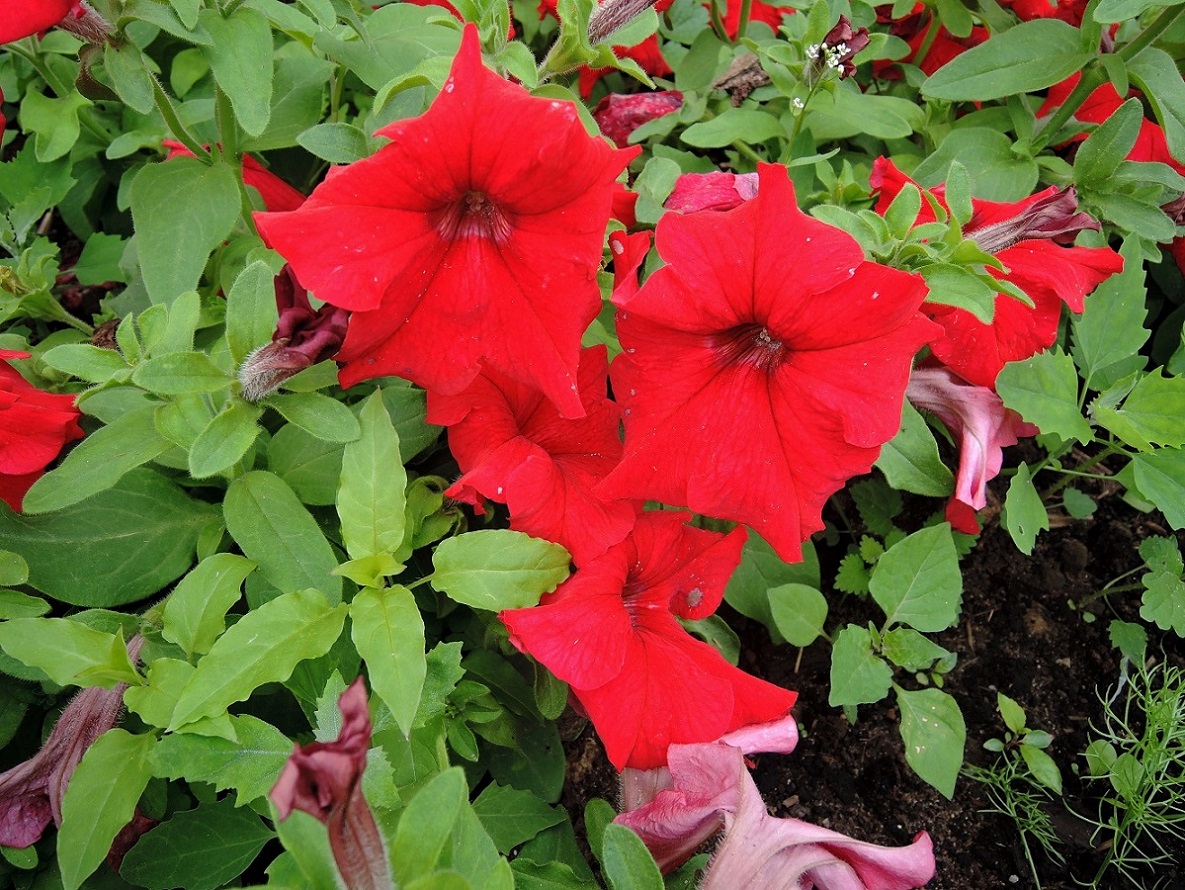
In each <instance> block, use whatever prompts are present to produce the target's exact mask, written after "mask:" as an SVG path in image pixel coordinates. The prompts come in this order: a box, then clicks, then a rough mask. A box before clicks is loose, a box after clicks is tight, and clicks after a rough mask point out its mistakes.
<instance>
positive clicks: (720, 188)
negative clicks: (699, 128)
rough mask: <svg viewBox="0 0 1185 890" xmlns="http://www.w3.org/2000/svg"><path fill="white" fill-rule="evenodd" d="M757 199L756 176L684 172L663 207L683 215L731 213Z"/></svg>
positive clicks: (749, 174) (748, 174)
mask: <svg viewBox="0 0 1185 890" xmlns="http://www.w3.org/2000/svg"><path fill="white" fill-rule="evenodd" d="M756 197H757V174H756V173H724V172H719V173H684V174H683V175H682V176H680V177H679V178H678V179H676V180H675V189H674V191H672V192H671V194H670V196H669V197H668V198H667V200H666V201H665V202H664V203H663V206H664V207H665V208H666V209H667V210H677V211H679V212H680V213H693V212H695V211H697V210H732V208H734V207H740V206H741V205H742V204H744V203H745V202H746V201H748V200H749V199H751V198H756Z"/></svg>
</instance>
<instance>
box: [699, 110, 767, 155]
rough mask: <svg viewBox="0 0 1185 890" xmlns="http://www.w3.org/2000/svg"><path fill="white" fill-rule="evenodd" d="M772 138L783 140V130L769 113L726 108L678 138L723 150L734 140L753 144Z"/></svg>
mask: <svg viewBox="0 0 1185 890" xmlns="http://www.w3.org/2000/svg"><path fill="white" fill-rule="evenodd" d="M776 136H781V137H783V138H784V137H785V136H786V129H785V128H784V127H783V126H782V122H781V121H780V120H778V118H776V117H774V116H773V115H772V114H769V113H768V112H765V111H755V110H753V109H750V108H728V109H725V110H724V111H723V112H722V113H721V114H719V115H717V116H716V117H714V118H712V119H711V120H707V121H701V122H700V123H697V124H692V125H691V126H690V127H688V128H687V129H686V130H684V131H683V133H682V135H681V136H680V138H681V139H682V140H683V141H684V142H686V143H687V144H688V145H694V146H695V147H696V148H723V147H724V146H726V145H732V143H734V142H736V141H738V140H743V141H745V142H748V143H755V142H764V141H765V140H767V139H772V138H774V137H776Z"/></svg>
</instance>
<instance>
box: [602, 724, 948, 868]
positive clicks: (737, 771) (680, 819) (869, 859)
mask: <svg viewBox="0 0 1185 890" xmlns="http://www.w3.org/2000/svg"><path fill="white" fill-rule="evenodd" d="M668 766H669V769H670V772H671V776H672V781H673V785H672V787H671V788H670V789H668V790H665V791H661V792H659V794H658V795H657V796H656V797H655V798H654V800H653V801H651V802H650V803H649V804H647V805H645V806H644V807H641V808H640V809H637V810H634V811H632V812H630V813H625V814H623V815H621V816H618V817H617V819H616V820H615V821H617V822H619V823H621V824H624V825H626V826H627V827H629V828H631V829H633V830H634V831H635V832H637V833H638V835H639V836H640V837H641V838H642V839H643V840H644V841H645V842H646V844H647V846H648V847H650V849H651V850H652V852H654V853H655V858H656V859H658V860H659V861H660V863H663V864H664V868H665V869H667V870H669V869H670V868H673V867H674V866H675V865H677V864H678V862H679V861H682V860H680V859H679V858H678V857H679V856H682V859H686V858H687V855H690V852H691V851H692V850H694V849H695V847H694V846H692V847H690V849H687V845H688V844H690V843H691V841H692V840H694V839H695V838H697V837H698V838H699V840H701V841H702V840H703V839H705V838H707V837H710V836H711V834H712V833H713V831H714V830H715V829H714V828H713V827H712V826H716V827H719V825H720V824H721V823H722V824H723V826H724V838H723V840H722V842H721V844H720V846H719V848H718V849H717V851H716V853H715V855H714V856H713V857H712V860H711V861H710V862H709V863H708V871H707V874H706V875H705V877H704V881H703V883H702V884H701V885H700V890H737V888H741V887H786V888H796V890H812V888H818V890H911V888H915V887H919V886H921V885H923V884H925V883H926V882H927V881H929V880H930V879H931V878H932V877H933V876H934V852H933V846H932V844H931V841H930V836H929V835H928V834H926V833H925V832H921V833H920V834H918V835H917V837H915V838H914V841H913V843H912V844H910V845H909V846H907V847H882V846H878V845H877V844H870V843H866V842H864V841H858V840H854V839H852V838H850V837H848V836H846V835H843V834H840V833H839V832H835V831H829V830H827V829H825V828H820V827H818V826H816V825H811V824H809V823H807V822H802V821H800V820H798V819H777V818H774V817H773V816H770V815H769V813H768V811H767V810H766V807H765V802H764V801H763V800H762V799H761V795H760V793H759V792H758V791H757V786H756V785H754V783H753V777H752V776H750V775H749V771H748V769H746V768H745V761H744V754H743V753H742V751H741V750H740V749H739V748H734V747H732V746H731V745H728V744H725V743H723V742H714V743H710V744H699V745H671V747H670V749H669V751H668ZM696 845H698V841H697V842H696ZM684 850H686V855H683V851H684ZM672 854H674V855H672Z"/></svg>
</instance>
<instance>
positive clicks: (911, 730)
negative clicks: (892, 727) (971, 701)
mask: <svg viewBox="0 0 1185 890" xmlns="http://www.w3.org/2000/svg"><path fill="white" fill-rule="evenodd" d="M897 706H898V708H900V710H901V740H902V741H903V742H904V743H905V760H906V762H907V763H908V764H909V765H910V766H911V767H912V768H913V771H914V772H915V773H917V774H918V776H919V777H920V778H921V779H922V780H923V781H925V782H927V783H928V784H930V785H932V786H933V787H934V788H936V789H938V791H939V792H940V793H941V794H942V795H943V796H944V797H945V798H946V799H947V800H950V799H951V797H953V796H954V793H955V781H956V780H957V779H958V777H959V769H960V768H961V767H962V765H963V747H964V745H965V744H966V742H967V726H966V724H965V723H964V722H963V712H962V711H960V710H959V705H958V703H957V702H956V701H955V700H954V699H953V698H951V697H950V696H949V695H947V694H946V693H945V692H943V691H942V690H940V689H920V690H917V691H913V692H911V691H908V690H905V689H901V688H897Z"/></svg>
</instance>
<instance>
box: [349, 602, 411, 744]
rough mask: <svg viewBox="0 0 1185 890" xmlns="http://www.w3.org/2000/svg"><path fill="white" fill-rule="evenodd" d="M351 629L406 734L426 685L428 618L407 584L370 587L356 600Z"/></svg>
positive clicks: (373, 681)
mask: <svg viewBox="0 0 1185 890" xmlns="http://www.w3.org/2000/svg"><path fill="white" fill-rule="evenodd" d="M350 627H351V630H350V633H351V636H352V637H353V640H354V645H355V647H357V649H358V654H359V655H360V656H362V660H363V661H365V662H366V667H367V669H368V674H369V676H370V684H371V686H372V687H373V689H374V691H375V693H376V694H377V695H378V696H379V698H381V699H382V700H383V702H384V703H385V704H386V705H387V707H388V708H390V710H391V715H392V716H393V717H394V718H395V722H396V723H397V724H398V725H399V729H400V731H401V732H402V733H403V734H404V735H405V736H407V735H409V734H410V733H411V727H412V721H414V720H415V716H416V710H417V709H418V708H419V704H420V693H421V691H422V690H423V688H424V676H425V674H426V673H427V661H426V656H425V654H424V619H423V618H421V617H420V610H419V609H418V608H417V606H416V599H415V597H414V596H413V595H412V592H411V591H410V590H408V589H407V588H406V587H402V586H399V585H396V586H394V587H390V588H387V589H384V590H380V589H377V588H374V587H366V588H363V589H362V590H361V591H359V593H358V595H357V596H355V597H354V600H353V602H351V603H350Z"/></svg>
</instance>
